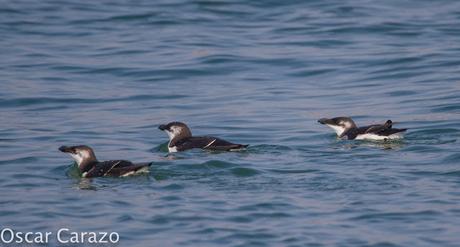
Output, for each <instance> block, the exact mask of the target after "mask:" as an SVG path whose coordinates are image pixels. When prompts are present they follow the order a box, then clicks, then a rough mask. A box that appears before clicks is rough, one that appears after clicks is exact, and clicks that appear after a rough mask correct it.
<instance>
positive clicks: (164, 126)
mask: <svg viewBox="0 0 460 247" xmlns="http://www.w3.org/2000/svg"><path fill="white" fill-rule="evenodd" d="M158 129H160V130H166V125H164V124H162V125H160V126H158Z"/></svg>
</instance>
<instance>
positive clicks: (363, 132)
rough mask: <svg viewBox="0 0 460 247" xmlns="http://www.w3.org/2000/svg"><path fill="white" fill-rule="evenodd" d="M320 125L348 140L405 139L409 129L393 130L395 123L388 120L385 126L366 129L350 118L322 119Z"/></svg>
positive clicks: (371, 126)
mask: <svg viewBox="0 0 460 247" xmlns="http://www.w3.org/2000/svg"><path fill="white" fill-rule="evenodd" d="M318 122H319V123H321V124H325V125H327V126H328V127H330V128H332V129H334V130H335V132H336V133H337V136H338V137H339V138H343V139H348V140H385V141H386V140H394V139H401V138H403V135H404V132H405V131H406V130H407V129H395V128H393V122H392V121H391V120H387V121H386V122H385V123H384V124H374V125H369V126H364V127H358V126H356V124H355V122H354V121H353V120H352V119H351V118H349V117H335V118H321V119H320V120H318Z"/></svg>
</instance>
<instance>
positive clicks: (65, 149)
mask: <svg viewBox="0 0 460 247" xmlns="http://www.w3.org/2000/svg"><path fill="white" fill-rule="evenodd" d="M59 151H61V152H63V153H72V148H71V147H67V146H61V147H59Z"/></svg>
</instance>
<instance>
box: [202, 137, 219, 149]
mask: <svg viewBox="0 0 460 247" xmlns="http://www.w3.org/2000/svg"><path fill="white" fill-rule="evenodd" d="M216 140H217V139H214V140H213V141H212V142H210V143H209V144H208V145H206V146H204V148H207V147H209V146H211V145H212V144H213V143H214V142H215V141H216Z"/></svg>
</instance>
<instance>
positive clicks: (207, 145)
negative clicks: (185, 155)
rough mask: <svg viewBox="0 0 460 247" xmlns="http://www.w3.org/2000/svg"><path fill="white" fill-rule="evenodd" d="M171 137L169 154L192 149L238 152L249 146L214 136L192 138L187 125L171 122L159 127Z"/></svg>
mask: <svg viewBox="0 0 460 247" xmlns="http://www.w3.org/2000/svg"><path fill="white" fill-rule="evenodd" d="M158 128H159V129H160V130H163V131H164V132H166V133H167V134H168V136H169V144H168V150H169V152H171V153H172V152H178V151H184V150H188V149H192V148H201V149H206V150H215V151H236V150H240V149H243V148H246V147H247V146H249V145H242V144H235V143H231V142H228V141H225V140H222V139H219V138H216V137H212V136H192V132H191V131H190V129H189V128H188V127H187V125H186V124H184V123H181V122H171V123H168V124H162V125H160V126H159V127H158Z"/></svg>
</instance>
